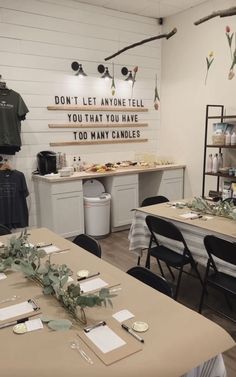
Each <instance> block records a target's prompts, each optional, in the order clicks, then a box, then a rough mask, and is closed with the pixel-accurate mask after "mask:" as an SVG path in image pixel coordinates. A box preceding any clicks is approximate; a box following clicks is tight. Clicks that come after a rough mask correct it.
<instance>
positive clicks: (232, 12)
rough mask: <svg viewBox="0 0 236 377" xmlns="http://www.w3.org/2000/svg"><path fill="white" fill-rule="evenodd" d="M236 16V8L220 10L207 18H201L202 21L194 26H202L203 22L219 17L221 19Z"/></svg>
mask: <svg viewBox="0 0 236 377" xmlns="http://www.w3.org/2000/svg"><path fill="white" fill-rule="evenodd" d="M235 15H236V7H232V8H229V9H223V10H218V11H216V12H212V13H211V14H209V15H208V16H206V17H203V18H200V20H198V21H196V22H194V25H200V24H202V23H203V22H206V21H209V20H211V19H212V18H215V17H218V16H219V17H230V16H235Z"/></svg>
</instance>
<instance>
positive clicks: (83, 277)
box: [77, 272, 100, 281]
mask: <svg viewBox="0 0 236 377" xmlns="http://www.w3.org/2000/svg"><path fill="white" fill-rule="evenodd" d="M98 275H100V272H97V273H96V274H93V275H89V276H82V277H81V278H78V279H77V280H78V281H81V280H85V279H90V278H93V277H94V276H98Z"/></svg>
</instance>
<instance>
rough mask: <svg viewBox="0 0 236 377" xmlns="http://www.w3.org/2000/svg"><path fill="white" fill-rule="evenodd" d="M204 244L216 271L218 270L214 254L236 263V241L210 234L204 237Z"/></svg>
mask: <svg viewBox="0 0 236 377" xmlns="http://www.w3.org/2000/svg"><path fill="white" fill-rule="evenodd" d="M204 245H205V248H206V251H207V253H208V256H209V259H210V261H211V264H212V266H213V268H214V270H215V271H217V267H216V265H215V262H214V259H213V256H215V257H216V258H219V259H221V260H223V261H224V262H227V263H231V264H233V265H236V243H233V242H229V241H226V240H223V239H222V238H219V237H216V236H212V235H209V236H206V237H205V238H204Z"/></svg>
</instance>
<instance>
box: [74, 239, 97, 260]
mask: <svg viewBox="0 0 236 377" xmlns="http://www.w3.org/2000/svg"><path fill="white" fill-rule="evenodd" d="M73 243H75V244H76V245H77V246H80V247H82V248H83V249H85V250H87V251H89V252H90V253H92V254H93V255H96V256H97V257H98V258H101V257H102V250H101V246H100V244H99V243H98V241H97V240H95V238H93V237H91V236H88V235H87V234H79V235H78V236H77V237H75V239H74V240H73Z"/></svg>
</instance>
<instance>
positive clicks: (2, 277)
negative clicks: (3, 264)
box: [0, 272, 7, 280]
mask: <svg viewBox="0 0 236 377" xmlns="http://www.w3.org/2000/svg"><path fill="white" fill-rule="evenodd" d="M6 278H7V275H5V274H4V272H0V280H4V279H6Z"/></svg>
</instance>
